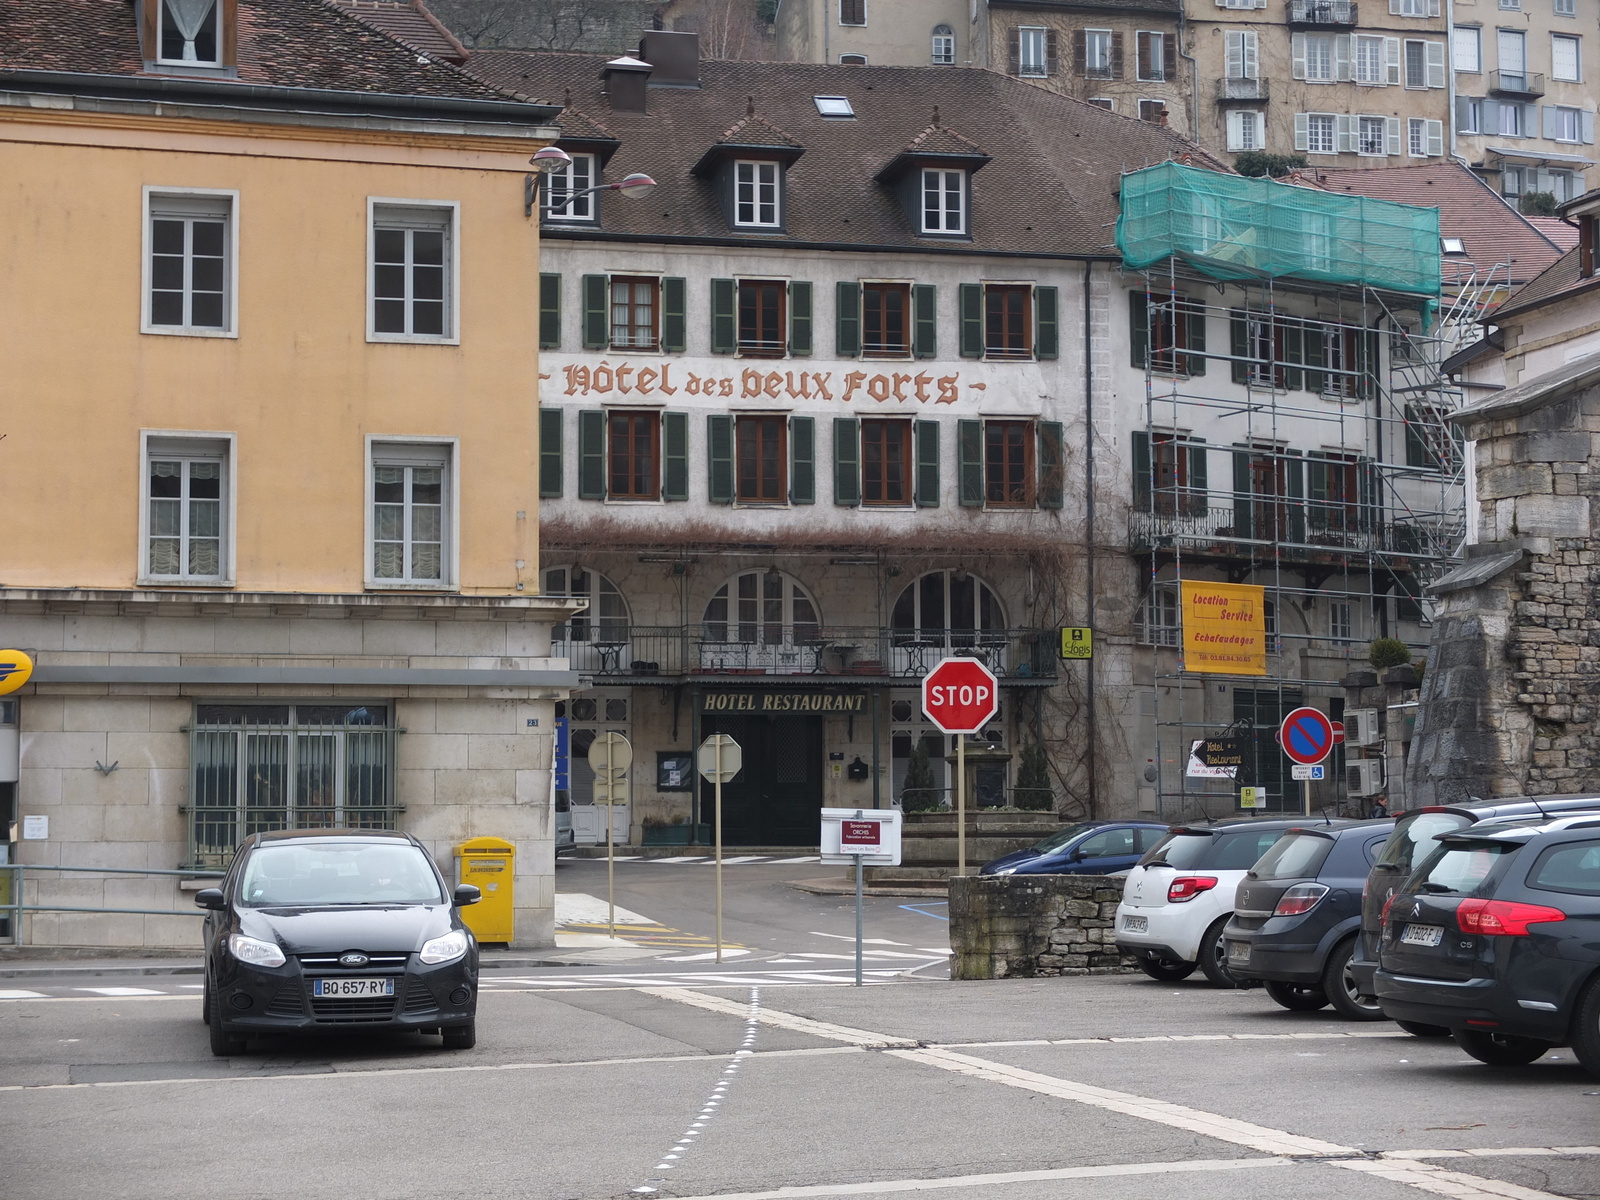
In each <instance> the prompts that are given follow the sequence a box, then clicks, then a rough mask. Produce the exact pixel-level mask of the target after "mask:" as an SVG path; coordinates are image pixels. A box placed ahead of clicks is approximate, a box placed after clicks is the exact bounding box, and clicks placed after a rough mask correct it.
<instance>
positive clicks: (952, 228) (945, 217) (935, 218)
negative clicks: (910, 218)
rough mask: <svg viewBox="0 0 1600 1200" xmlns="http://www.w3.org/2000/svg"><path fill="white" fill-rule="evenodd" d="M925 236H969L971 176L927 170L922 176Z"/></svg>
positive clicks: (961, 173)
mask: <svg viewBox="0 0 1600 1200" xmlns="http://www.w3.org/2000/svg"><path fill="white" fill-rule="evenodd" d="M922 232H923V233H944V234H952V233H953V234H964V233H966V232H967V173H966V172H965V171H944V170H934V169H925V170H924V171H923V172H922Z"/></svg>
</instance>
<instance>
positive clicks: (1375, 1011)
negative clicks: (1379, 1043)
mask: <svg viewBox="0 0 1600 1200" xmlns="http://www.w3.org/2000/svg"><path fill="white" fill-rule="evenodd" d="M1355 952H1356V940H1355V938H1348V939H1346V940H1345V941H1343V942H1340V943H1339V944H1338V945H1337V946H1335V947H1334V948H1333V953H1332V954H1330V955H1328V965H1327V966H1326V967H1325V968H1324V969H1323V972H1322V990H1323V991H1324V992H1326V993H1327V996H1328V1001H1329V1002H1330V1003H1331V1004H1332V1005H1333V1007H1334V1009H1335V1010H1336V1011H1337V1012H1338V1014H1339V1015H1340V1016H1341V1017H1346V1018H1348V1019H1349V1020H1352V1021H1382V1020H1384V1019H1385V1018H1384V1015H1383V1009H1381V1008H1379V1007H1378V998H1377V997H1376V996H1367V995H1363V994H1362V993H1361V992H1360V991H1359V990H1358V989H1357V987H1356V974H1355V972H1354V971H1353V970H1352V969H1351V967H1350V960H1351V959H1352V958H1354V957H1355Z"/></svg>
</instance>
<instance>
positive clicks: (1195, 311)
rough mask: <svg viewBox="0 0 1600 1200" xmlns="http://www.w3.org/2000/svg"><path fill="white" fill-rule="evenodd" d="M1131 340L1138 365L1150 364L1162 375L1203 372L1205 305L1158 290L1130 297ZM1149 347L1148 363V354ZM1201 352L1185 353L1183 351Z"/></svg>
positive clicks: (1136, 293) (1134, 357)
mask: <svg viewBox="0 0 1600 1200" xmlns="http://www.w3.org/2000/svg"><path fill="white" fill-rule="evenodd" d="M1128 300H1129V307H1128V319H1129V324H1130V328H1129V334H1130V338H1129V340H1130V341H1131V342H1132V345H1133V355H1132V362H1133V365H1134V366H1135V367H1144V366H1146V365H1148V366H1149V367H1150V369H1151V370H1152V371H1155V372H1157V373H1158V374H1162V375H1204V374H1205V371H1206V360H1205V354H1204V351H1205V348H1206V312H1205V308H1204V307H1203V306H1201V305H1199V304H1196V303H1194V302H1193V301H1190V300H1188V299H1187V298H1185V297H1182V296H1172V295H1163V294H1161V293H1159V292H1155V293H1151V294H1150V295H1148V296H1146V295H1145V294H1144V293H1142V292H1131V293H1129V296H1128ZM1146 347H1148V362H1147V355H1146ZM1186 350H1188V351H1199V352H1200V353H1190V354H1185V353H1183V351H1186Z"/></svg>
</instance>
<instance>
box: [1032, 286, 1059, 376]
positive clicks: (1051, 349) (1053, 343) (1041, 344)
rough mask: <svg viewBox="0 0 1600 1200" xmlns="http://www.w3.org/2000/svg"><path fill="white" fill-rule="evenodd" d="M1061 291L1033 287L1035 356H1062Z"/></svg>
mask: <svg viewBox="0 0 1600 1200" xmlns="http://www.w3.org/2000/svg"><path fill="white" fill-rule="evenodd" d="M1060 309H1061V293H1060V289H1058V288H1053V287H1036V288H1034V289H1033V327H1034V334H1033V356H1034V357H1035V358H1037V359H1040V360H1045V359H1052V358H1060V357H1061V313H1060Z"/></svg>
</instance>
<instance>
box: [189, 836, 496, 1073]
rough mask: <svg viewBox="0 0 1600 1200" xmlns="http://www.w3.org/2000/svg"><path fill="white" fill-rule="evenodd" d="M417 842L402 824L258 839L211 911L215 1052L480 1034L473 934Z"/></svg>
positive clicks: (467, 887) (205, 901)
mask: <svg viewBox="0 0 1600 1200" xmlns="http://www.w3.org/2000/svg"><path fill="white" fill-rule="evenodd" d="M478 899H479V893H478V889H477V888H475V887H473V886H472V885H471V884H460V885H458V886H457V887H456V888H455V889H454V891H453V892H452V891H451V889H450V888H448V887H447V886H446V885H445V881H444V877H443V876H442V875H441V874H440V873H439V868H438V866H437V865H436V864H435V863H434V861H433V859H432V858H431V857H430V856H429V854H428V852H427V851H426V850H425V849H423V846H422V843H421V842H419V841H417V840H416V839H415V838H413V837H411V836H410V835H408V834H404V833H388V832H380V831H376V830H365V829H363V830H350V829H319V830H291V831H285V832H279V833H257V834H251V835H250V836H249V837H247V838H246V839H245V840H244V841H243V842H242V843H241V844H240V846H239V850H238V852H237V853H236V854H235V855H234V858H233V863H232V865H230V866H229V868H228V873H227V875H226V876H225V877H224V878H223V880H222V886H221V887H216V888H206V889H204V890H203V891H200V892H197V893H196V894H195V903H196V904H198V905H199V906H200V907H201V908H204V909H208V910H209V911H208V912H207V914H206V921H205V950H206V961H205V983H204V991H203V997H202V1000H201V1005H202V1008H201V1013H202V1016H203V1019H204V1020H205V1022H206V1024H207V1025H209V1026H210V1027H211V1051H212V1053H213V1054H219V1055H228V1054H240V1053H243V1052H244V1050H245V1041H246V1038H247V1037H248V1036H249V1035H250V1034H262V1033H290V1032H295V1031H332V1030H337V1031H339V1032H341V1033H342V1032H347V1031H349V1032H355V1031H361V1030H372V1029H411V1030H417V1031H420V1032H424V1033H433V1032H437V1033H442V1034H443V1035H444V1044H445V1046H446V1048H448V1049H454V1050H467V1049H471V1047H472V1045H473V1043H474V1041H475V1040H476V1037H477V1034H476V1028H477V1026H476V1018H477V1005H478V943H477V940H476V939H475V938H474V937H473V936H472V931H471V930H469V929H468V928H467V927H466V925H465V924H464V923H463V922H462V920H461V914H460V912H459V911H458V910H459V908H460V906H462V905H465V904H476V903H477V902H478Z"/></svg>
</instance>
